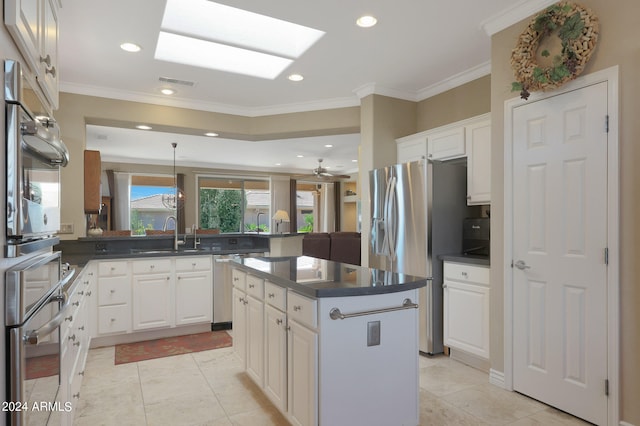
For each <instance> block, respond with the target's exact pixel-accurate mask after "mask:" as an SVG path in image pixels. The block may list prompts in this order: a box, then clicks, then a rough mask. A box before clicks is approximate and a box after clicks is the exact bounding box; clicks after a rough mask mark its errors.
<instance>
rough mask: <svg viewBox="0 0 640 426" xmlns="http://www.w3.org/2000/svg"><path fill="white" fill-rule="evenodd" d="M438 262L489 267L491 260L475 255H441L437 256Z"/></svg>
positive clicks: (487, 257)
mask: <svg viewBox="0 0 640 426" xmlns="http://www.w3.org/2000/svg"><path fill="white" fill-rule="evenodd" d="M438 257H439V258H440V260H443V261H445V262H459V263H469V264H471V265H483V266H490V265H491V259H490V258H489V256H479V255H475V254H443V255H440V256H438Z"/></svg>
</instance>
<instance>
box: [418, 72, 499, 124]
mask: <svg viewBox="0 0 640 426" xmlns="http://www.w3.org/2000/svg"><path fill="white" fill-rule="evenodd" d="M489 111H491V76H489V75H487V76H484V77H481V78H479V79H477V80H473V81H471V82H469V83H467V84H463V85H462V86H458V87H456V88H454V89H451V90H447V91H446V92H444V93H441V94H439V95H436V96H432V97H430V98H428V99H425V100H423V101H420V102H419V103H418V122H417V129H416V130H417V131H418V132H422V131H424V130H429V129H433V128H436V127H440V126H444V125H445V124H449V123H455V122H456V121H460V120H464V119H466V118H470V117H475V116H476V115H481V114H486V113H487V112H489Z"/></svg>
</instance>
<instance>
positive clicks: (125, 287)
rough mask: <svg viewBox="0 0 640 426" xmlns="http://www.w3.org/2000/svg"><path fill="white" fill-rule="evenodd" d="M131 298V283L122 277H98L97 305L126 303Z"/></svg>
mask: <svg viewBox="0 0 640 426" xmlns="http://www.w3.org/2000/svg"><path fill="white" fill-rule="evenodd" d="M130 299H131V284H130V282H129V280H128V279H126V278H124V277H112V278H100V282H98V306H105V305H117V304H120V303H127V302H129V300H130Z"/></svg>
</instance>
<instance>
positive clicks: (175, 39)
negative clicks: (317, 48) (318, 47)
mask: <svg viewBox="0 0 640 426" xmlns="http://www.w3.org/2000/svg"><path fill="white" fill-rule="evenodd" d="M155 57H156V59H160V60H163V61H169V62H177V63H180V64H185V65H193V66H196V67H203V68H211V69H215V70H220V71H227V72H233V73H237V74H245V75H250V76H253V77H261V78H270V79H274V78H276V77H277V76H278V75H279V74H280V73H281V72H282V71H283V70H284V69H285V68H287V67H288V66H289V65H290V64H291V63H292V62H293V61H292V60H291V59H286V58H281V57H279V56H273V55H267V54H265V53H260V52H254V51H253V50H247V49H240V48H238V47H232V46H227V45H225V44H220V43H214V42H212V41H206V40H199V39H197V38H192V37H185V36H181V35H176V34H171V33H166V32H164V31H160V35H159V37H158V47H157V48H156V56H155Z"/></svg>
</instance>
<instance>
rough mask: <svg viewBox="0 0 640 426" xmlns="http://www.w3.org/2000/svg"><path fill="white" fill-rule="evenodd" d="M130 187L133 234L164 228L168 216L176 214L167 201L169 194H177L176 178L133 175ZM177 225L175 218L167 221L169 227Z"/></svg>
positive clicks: (173, 227) (172, 227)
mask: <svg viewBox="0 0 640 426" xmlns="http://www.w3.org/2000/svg"><path fill="white" fill-rule="evenodd" d="M130 188H131V189H130V200H131V201H130V206H129V208H130V212H131V234H133V235H144V234H145V232H146V231H147V230H161V229H163V227H164V224H165V222H166V221H167V218H168V217H169V216H174V214H175V211H174V209H173V208H172V206H170V205H168V203H167V201H166V200H167V195H168V194H175V187H174V178H173V177H172V176H141V175H132V176H131V187H130ZM163 196H164V197H163ZM163 198H164V202H163ZM175 226H176V222H175V220H171V221H169V222H168V223H167V229H175Z"/></svg>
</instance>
